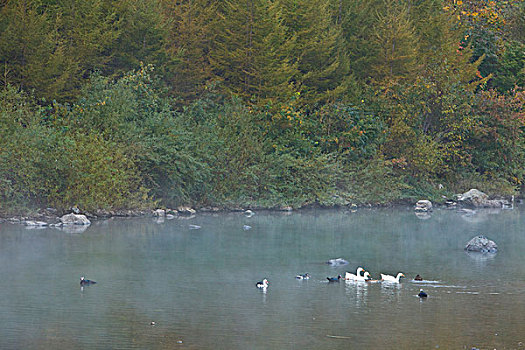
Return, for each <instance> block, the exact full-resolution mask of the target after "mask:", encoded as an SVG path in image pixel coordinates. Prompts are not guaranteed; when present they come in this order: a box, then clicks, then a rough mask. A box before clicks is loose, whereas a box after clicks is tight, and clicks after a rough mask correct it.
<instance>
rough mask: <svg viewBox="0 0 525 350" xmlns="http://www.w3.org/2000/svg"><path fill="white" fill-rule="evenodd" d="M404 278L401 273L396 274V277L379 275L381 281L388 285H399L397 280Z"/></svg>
mask: <svg viewBox="0 0 525 350" xmlns="http://www.w3.org/2000/svg"><path fill="white" fill-rule="evenodd" d="M401 277H405V275H404V274H403V273H401V272H400V273H398V274H397V276H396V277H394V276H390V275H384V274H381V281H383V282H390V283H399V279H400V278H401Z"/></svg>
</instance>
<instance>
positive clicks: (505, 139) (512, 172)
mask: <svg viewBox="0 0 525 350" xmlns="http://www.w3.org/2000/svg"><path fill="white" fill-rule="evenodd" d="M524 105H525V93H524V92H523V91H519V90H514V91H513V94H512V95H510V96H509V95H503V94H499V93H497V92H496V91H486V92H482V93H480V94H478V98H477V101H476V109H475V112H476V124H475V127H474V129H473V133H472V134H473V135H472V140H471V144H472V145H473V147H474V150H473V152H472V153H473V159H472V162H473V164H474V165H475V166H476V169H477V171H478V172H479V173H480V174H484V175H486V176H488V177H489V178H498V177H500V178H503V179H505V180H506V181H508V182H509V183H511V184H514V185H522V183H523V179H524V176H525V170H524V169H523V159H524V157H525V143H524V134H523V133H524V119H523V118H524Z"/></svg>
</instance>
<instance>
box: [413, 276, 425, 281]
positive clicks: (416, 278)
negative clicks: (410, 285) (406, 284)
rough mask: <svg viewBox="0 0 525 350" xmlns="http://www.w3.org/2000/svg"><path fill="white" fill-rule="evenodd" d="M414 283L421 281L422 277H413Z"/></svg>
mask: <svg viewBox="0 0 525 350" xmlns="http://www.w3.org/2000/svg"><path fill="white" fill-rule="evenodd" d="M414 281H423V277H421V276H419V275H416V277H414Z"/></svg>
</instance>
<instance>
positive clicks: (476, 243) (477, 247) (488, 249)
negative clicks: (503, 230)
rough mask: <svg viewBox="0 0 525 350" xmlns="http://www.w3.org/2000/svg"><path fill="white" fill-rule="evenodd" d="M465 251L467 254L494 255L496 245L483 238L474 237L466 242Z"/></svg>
mask: <svg viewBox="0 0 525 350" xmlns="http://www.w3.org/2000/svg"><path fill="white" fill-rule="evenodd" d="M465 250H466V251H468V252H480V253H496V252H497V251H498V245H497V244H496V243H495V242H494V241H492V240H490V239H488V238H487V237H485V236H476V237H474V238H472V239H471V240H470V241H468V243H467V245H466V246H465Z"/></svg>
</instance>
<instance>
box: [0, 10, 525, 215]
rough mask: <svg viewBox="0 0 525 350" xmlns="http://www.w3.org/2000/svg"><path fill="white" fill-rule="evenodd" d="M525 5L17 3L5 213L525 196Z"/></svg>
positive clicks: (0, 204) (7, 96) (0, 210)
mask: <svg viewBox="0 0 525 350" xmlns="http://www.w3.org/2000/svg"><path fill="white" fill-rule="evenodd" d="M524 81H525V2H524V1H523V0H509V1H489V0H471V1H466V0H465V1H461V0H243V1H241V0H0V214H10V213H19V212H29V211H31V210H36V209H38V208H47V207H52V208H58V209H65V208H70V207H71V206H78V207H79V208H82V209H83V210H97V209H104V210H115V209H137V208H153V207H175V206H178V205H192V206H194V207H218V208H226V209H228V208H230V209H231V208H280V207H284V206H291V207H294V208H300V207H305V206H322V207H332V206H345V205H352V204H355V205H365V204H366V205H368V204H371V205H384V204H390V203H397V202H403V201H409V200H414V199H423V198H426V199H431V200H436V201H440V200H442V198H443V196H444V197H451V196H453V195H454V193H459V192H461V191H466V190H468V189H470V188H478V189H480V190H483V191H484V192H486V193H488V194H491V195H520V194H521V193H523V192H524V191H525V187H524V181H525V166H524V165H525V137H524V136H525V135H524V131H525V128H524V126H525V124H524V121H525V120H524V118H525V114H524V113H525V112H524V104H525V92H524V91H523V87H524Z"/></svg>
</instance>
